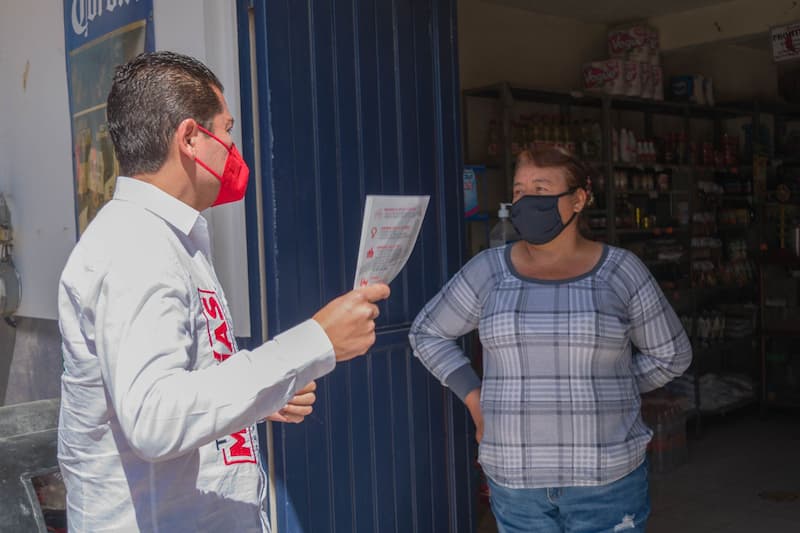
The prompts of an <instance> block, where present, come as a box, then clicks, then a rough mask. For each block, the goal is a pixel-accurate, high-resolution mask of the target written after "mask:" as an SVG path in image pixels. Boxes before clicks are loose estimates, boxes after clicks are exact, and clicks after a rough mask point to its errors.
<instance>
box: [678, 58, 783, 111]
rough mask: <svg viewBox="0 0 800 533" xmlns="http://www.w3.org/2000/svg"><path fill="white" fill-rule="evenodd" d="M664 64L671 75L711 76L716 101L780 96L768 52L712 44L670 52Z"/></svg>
mask: <svg viewBox="0 0 800 533" xmlns="http://www.w3.org/2000/svg"><path fill="white" fill-rule="evenodd" d="M663 64H664V71H665V72H667V73H668V74H703V75H704V76H710V77H711V79H712V80H713V82H714V93H715V97H716V100H717V102H726V101H727V102H730V101H739V100H750V99H754V98H758V99H761V100H774V99H776V98H777V97H778V76H777V72H776V70H775V64H774V63H773V62H772V54H771V53H770V52H767V51H762V50H754V49H752V48H747V47H744V46H738V45H732V44H711V45H705V46H700V47H694V48H689V49H682V50H676V51H673V52H667V53H665V54H664V55H663Z"/></svg>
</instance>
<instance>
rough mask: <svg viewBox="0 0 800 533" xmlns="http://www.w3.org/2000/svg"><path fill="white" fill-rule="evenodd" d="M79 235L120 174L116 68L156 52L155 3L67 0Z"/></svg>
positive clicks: (68, 68)
mask: <svg viewBox="0 0 800 533" xmlns="http://www.w3.org/2000/svg"><path fill="white" fill-rule="evenodd" d="M64 36H65V40H66V43H65V44H66V56H67V57H66V64H67V82H68V85H69V103H70V114H71V119H72V120H71V122H72V159H73V180H74V184H75V218H76V222H77V223H76V227H77V228H78V235H80V234H82V233H83V230H85V229H86V226H87V225H88V224H89V222H90V221H91V220H92V218H94V216H95V215H96V214H97V212H98V211H99V210H100V208H101V207H102V206H103V205H104V204H105V203H106V202H107V201H108V200H110V199H111V197H112V195H113V194H114V185H115V183H116V177H117V174H118V165H117V161H116V158H115V157H114V147H113V145H112V143H111V138H110V137H109V135H108V128H107V125H106V98H107V97H108V91H109V90H110V89H111V81H112V77H113V75H114V68H115V67H116V66H117V65H119V64H121V63H124V62H126V61H128V60H130V59H132V58H133V57H135V56H137V55H138V54H140V53H142V52H144V51H152V50H154V39H153V1H152V0H64Z"/></svg>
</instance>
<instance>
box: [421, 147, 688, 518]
mask: <svg viewBox="0 0 800 533" xmlns="http://www.w3.org/2000/svg"><path fill="white" fill-rule="evenodd" d="M513 202H514V203H513V205H512V208H511V220H512V223H513V224H514V226H515V227H516V228H517V231H518V232H519V233H520V235H521V237H522V240H520V241H518V242H516V243H513V244H508V245H506V246H505V247H499V248H492V249H489V250H485V251H483V252H481V253H480V254H478V255H477V256H476V257H474V258H473V259H472V260H471V261H469V263H467V265H466V266H464V268H462V269H461V270H460V271H459V272H458V273H457V274H456V275H455V276H454V277H453V279H451V280H450V281H449V282H448V283H447V285H446V286H445V287H444V288H443V289H442V290H441V292H440V293H439V294H438V295H436V297H434V298H433V299H432V300H431V301H430V302H429V303H428V304H427V305H426V306H425V308H424V309H423V310H422V311H421V312H420V314H419V316H418V317H417V319H416V320H415V321H414V325H413V326H412V328H411V333H410V335H409V337H410V341H411V346H412V347H413V349H414V353H415V355H416V356H417V357H419V358H420V360H421V361H422V362H423V364H424V365H425V366H426V367H427V368H428V370H430V372H432V373H433V374H434V375H435V376H436V377H437V378H438V379H439V380H440V381H441V382H442V383H443V384H444V385H446V386H447V387H449V388H450V389H451V390H452V391H453V392H454V393H455V394H456V395H458V396H459V398H461V399H462V401H464V403H465V404H466V405H467V408H468V409H469V412H470V414H471V415H472V418H473V420H474V422H475V426H476V437H477V439H478V442H479V443H480V452H479V460H480V463H481V465H482V467H483V470H484V472H485V473H486V475H487V477H488V480H489V486H490V489H491V497H490V501H491V505H492V511H493V512H494V514H495V517H496V519H497V523H498V527H499V530H500V532H501V533H512V532H513V533H516V532H526V533H527V532H551V531H552V532H561V531H569V532H587V533H588V532H591V533H598V532H605V531H608V532H617V531H632V532H635V531H644V528H645V523H646V521H647V517H648V515H649V512H650V505H649V497H648V483H647V465H646V463H645V450H646V447H647V443H648V442H649V440H650V438H651V436H652V432H651V431H650V430H649V429H648V428H647V427H646V426H645V425H644V423H643V422H642V418H641V416H640V397H639V394H640V393H641V392H646V391H649V390H652V389H656V388H658V387H661V386H663V385H664V384H666V383H667V382H669V381H670V380H672V379H673V378H675V377H677V376H680V375H681V374H682V373H683V372H684V370H686V368H687V367H688V366H689V363H690V361H691V347H690V344H689V339H688V338H687V336H686V333H685V332H684V330H683V328H682V326H681V322H680V320H679V319H678V317H677V316H676V315H675V312H674V310H673V309H672V308H671V307H670V305H669V303H667V301H666V299H665V298H664V295H663V294H662V292H661V290H660V289H659V286H658V283H657V282H656V281H655V279H653V277H652V275H651V274H650V273H649V272H648V270H647V268H646V267H645V266H644V265H643V264H642V262H641V261H640V260H639V259H638V258H637V257H636V256H635V255H633V254H632V253H631V252H628V251H626V250H623V249H621V248H615V247H613V246H609V245H605V244H602V243H599V242H594V241H591V240H589V239H587V238H585V237H584V236H583V235H581V232H580V231H579V228H578V220H579V217H580V213H581V212H582V211H583V209H584V208H586V206H587V205H589V204H590V202H591V190H590V179H589V170H588V169H587V168H586V167H585V166H584V165H583V164H581V162H579V161H578V160H576V159H575V158H573V157H571V156H570V155H568V154H567V153H565V152H562V151H560V150H541V151H536V152H533V153H530V152H526V153H524V154H523V155H522V156H521V157H520V158H519V160H518V162H517V171H516V174H515V177H514V196H513ZM476 328H477V329H478V331H479V334H480V339H481V343H482V344H483V348H484V355H483V364H484V375H483V381H482V382H481V381H480V380H479V378H478V376H477V375H476V374H475V372H474V371H473V370H472V367H471V365H470V362H469V360H468V359H467V357H466V356H465V355H464V353H463V351H462V350H461V348H460V347H459V345H458V343H457V342H456V340H457V339H458V338H459V337H461V336H462V335H464V334H466V333H468V332H470V331H472V330H474V329H476Z"/></svg>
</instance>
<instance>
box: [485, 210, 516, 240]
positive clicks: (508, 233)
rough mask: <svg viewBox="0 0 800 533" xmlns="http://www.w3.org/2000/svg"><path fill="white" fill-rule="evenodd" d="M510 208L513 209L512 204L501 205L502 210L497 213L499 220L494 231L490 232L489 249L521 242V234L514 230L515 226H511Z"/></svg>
mask: <svg viewBox="0 0 800 533" xmlns="http://www.w3.org/2000/svg"><path fill="white" fill-rule="evenodd" d="M509 207H511V204H507V203H501V204H500V209H498V211H497V218H498V219H499V220H498V222H497V224H495V226H494V227H493V228H492V231H490V232H489V247H491V248H494V247H496V246H505V245H506V244H508V243H510V242H514V241H516V240H519V233H517V230H516V229H514V225H513V224H511V220H510V219H509V211H508V208H509Z"/></svg>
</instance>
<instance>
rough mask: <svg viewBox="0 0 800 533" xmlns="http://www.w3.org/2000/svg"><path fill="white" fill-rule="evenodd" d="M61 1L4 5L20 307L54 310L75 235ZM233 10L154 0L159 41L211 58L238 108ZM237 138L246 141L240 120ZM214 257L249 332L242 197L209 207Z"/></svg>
mask: <svg viewBox="0 0 800 533" xmlns="http://www.w3.org/2000/svg"><path fill="white" fill-rule="evenodd" d="M62 13H63V12H62V2H60V1H53V0H27V1H25V2H13V3H12V2H4V3H3V4H2V6H0V71H1V72H3V76H2V77H0V94H2V95H3V98H2V100H1V103H0V106H2V108H0V109H2V116H3V117H4V119H5V121H6V124H7V126H6V127H5V128H2V132H0V157H2V159H1V160H2V161H3V165H2V166H0V191H2V192H4V193H5V194H6V195H7V196H8V198H9V202H10V206H11V209H12V216H13V223H14V225H15V239H16V247H15V250H14V259H15V262H16V264H17V267H18V270H19V271H20V274H21V277H22V284H23V287H22V288H23V296H22V303H21V306H20V309H19V313H18V314H19V316H24V317H33V318H44V319H56V318H57V310H56V298H57V283H58V277H59V275H60V273H61V269H62V268H63V265H64V263H65V261H66V259H67V256H68V255H69V252H70V250H71V249H72V247H73V246H74V244H75V239H76V232H75V215H74V202H73V194H74V191H73V175H72V156H71V153H70V149H71V148H70V147H71V144H72V143H71V133H70V117H69V103H68V96H67V84H66V83H67V81H66V80H67V78H66V66H65V55H64V24H63V14H62ZM235 14H236V9H235V2H234V1H233V0H228V1H213V0H203V1H202V2H197V1H193V0H155V1H154V21H155V43H156V48H158V49H171V50H176V51H179V52H183V53H187V54H190V55H193V56H195V57H197V58H199V59H201V60H202V61H204V62H206V63H207V64H208V65H209V66H210V67H211V68H212V69H213V70H214V71H215V72H216V73H217V75H218V76H219V77H220V80H221V81H222V83H223V85H225V87H226V93H225V94H226V98H227V99H228V103H229V105H230V108H231V110H232V112H234V113H236V114H238V110H239V84H238V77H239V71H238V55H237V54H238V52H237V50H238V48H237V33H236V19H235ZM235 137H236V138H237V140H238V141H241V137H240V130H239V129H238V128H237V131H236V133H235ZM207 216H208V218H209V219H210V221H211V227H212V231H213V234H214V255H215V257H214V260H215V264H216V267H217V271H218V274H219V277H220V280H221V282H222V284H223V286H224V287H225V289H226V293H227V295H228V299H229V301H230V302H231V307H232V310H231V312H232V314H233V316H234V318H235V320H236V325H237V334H238V335H240V336H248V335H249V334H250V324H249V301H248V298H247V261H246V255H245V230H244V206H243V204H237V205H234V206H226V207H221V208H216V209H213V210H210V211H209V212H208V213H207Z"/></svg>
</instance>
